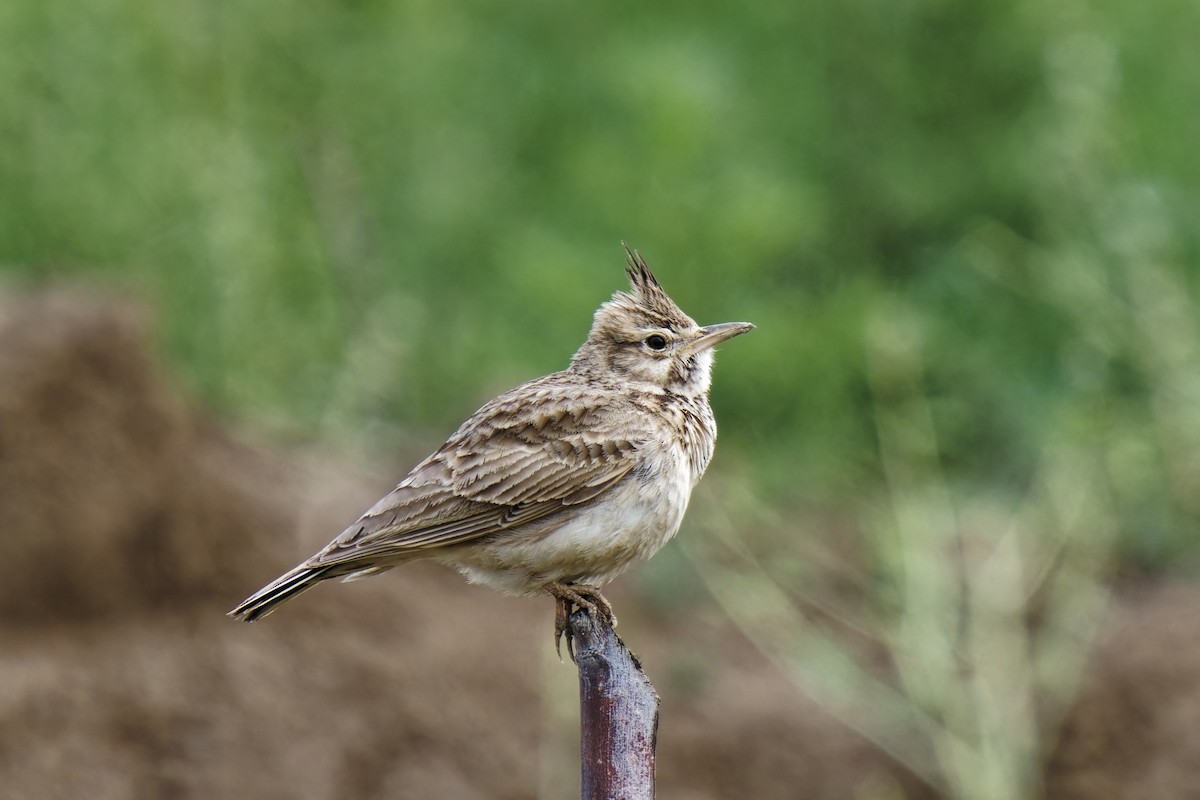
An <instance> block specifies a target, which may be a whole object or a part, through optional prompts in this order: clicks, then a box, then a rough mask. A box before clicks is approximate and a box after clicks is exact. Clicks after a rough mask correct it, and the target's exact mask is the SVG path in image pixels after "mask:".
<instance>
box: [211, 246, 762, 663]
mask: <svg viewBox="0 0 1200 800" xmlns="http://www.w3.org/2000/svg"><path fill="white" fill-rule="evenodd" d="M622 246H623V247H624V249H625V254H626V274H627V275H628V278H629V282H630V286H631V291H629V292H624V291H618V292H616V293H615V294H613V296H612V298H611V299H610V300H608V301H606V302H604V303H603V304H602V305H601V306H600V307H599V309H598V310H597V311H596V312H595V315H594V317H593V320H592V326H591V330H590V332H589V333H588V336H587V339H586V340H585V341H584V343H583V344H582V345H581V346H580V347H579V349H578V350H577V351H576V353H575V354H574V356H573V357H572V358H571V361H570V364H569V365H568V367H567V368H566V369H564V370H562V371H560V372H554V373H551V374H549V375H546V376H544V377H541V378H537V379H535V380H531V381H529V382H527V383H524V384H522V385H521V386H518V387H517V388H515V389H512V390H511V391H508V392H505V393H503V394H501V395H499V396H498V397H496V398H494V399H493V400H491V401H489V402H487V403H485V404H484V405H483V406H482V407H481V408H480V409H479V410H478V411H476V412H475V413H474V414H473V415H471V417H470V418H469V419H467V421H466V422H464V423H463V424H462V425H461V426H460V427H459V428H458V430H456V431H455V432H454V433H453V434H452V435H451V436H450V438H449V439H448V440H447V441H446V443H445V444H443V445H442V446H441V447H440V448H438V449H437V450H436V451H435V452H434V453H432V454H431V455H430V456H428V457H427V458H426V459H425V460H424V461H422V462H420V463H419V464H417V465H416V466H415V467H413V469H412V471H411V472H409V473H408V475H406V476H405V477H404V479H403V480H401V481H400V483H399V484H398V485H397V486H396V488H395V489H393V490H392V491H391V492H389V493H388V494H387V495H385V496H384V497H383V498H382V499H380V500H379V502H377V503H375V505H373V506H371V507H370V508H369V509H367V511H366V512H365V513H364V514H363V515H362V516H361V517H359V518H358V519H357V520H356V521H355V522H354V523H353V524H352V525H350V526H349V527H347V528H346V529H345V530H344V531H342V532H341V533H340V534H339V535H338V536H337V537H335V538H334V539H333V540H332V541H331V542H330V543H329V544H328V545H326V546H325V547H324V548H322V549H321V550H320V551H319V552H317V553H316V554H315V555H313V556H312V557H310V558H308V559H306V560H305V561H304V562H302V563H301V564H299V565H298V566H296V567H295V568H294V569H292V570H290V571H289V572H286V573H284V574H283V575H281V576H280V577H279V578H277V579H275V580H274V581H272V582H271V583H269V584H267V585H266V586H264V587H263V588H262V589H260V590H258V591H257V592H255V593H254V594H252V595H251V596H250V597H248V598H246V599H245V600H244V601H242V602H241V603H240V604H239V605H238V606H237V607H236V608H234V609H233V610H232V611H230V612H229V616H231V617H233V618H234V619H238V620H244V621H254V620H257V619H260V618H262V617H264V616H266V615H267V614H269V613H271V612H272V611H273V610H275V608H276V607H277V606H278V605H279V604H280V603H283V602H284V601H285V600H289V599H291V598H293V597H295V596H296V595H298V594H300V593H301V592H304V591H307V590H308V589H310V588H311V587H313V586H314V585H316V584H317V583H319V582H322V581H325V580H329V579H331V578H341V579H343V580H354V579H357V578H361V577H365V576H369V575H374V574H377V573H380V572H384V571H386V570H389V569H391V568H393V567H396V566H399V565H401V564H406V563H408V562H410V561H416V560H418V559H431V560H433V561H436V562H440V563H442V564H444V565H447V566H449V567H452V568H455V569H457V570H459V571H460V572H462V573H463V574H464V575H465V576H466V578H467V580H468V582H470V583H477V584H483V585H486V586H489V587H491V588H493V589H498V590H500V591H501V592H504V593H507V594H512V595H522V596H536V595H541V594H548V595H550V596H551V597H553V598H554V600H555V621H554V644H555V649H556V651H557V652H558V653H559V655H560V657H561V654H562V650H561V641H562V638H563V636H564V634H565V635H566V638H567V648H568V652H569V653H570V654H571V656H572V658H573V657H574V648H573V646H572V637H571V633H570V630H569V627H568V620H569V618H570V616H571V614H572V613H574V612H575V610H576V609H584V610H585V611H587V612H588V613H589V614H591V615H600V616H603V618H604V619H605V620H606V621H607V622H608V623H609V624H610V625H615V624H616V616H615V615H614V613H613V610H612V605H611V604H610V603H609V602H608V600H607V599H606V598H605V597H604V596H603V595H602V594H601V592H600V588H601V587H602V586H603V585H605V584H606V583H608V582H609V581H610V580H611V579H612V578H614V577H615V576H616V575H617V574H619V573H620V572H622V571H623V570H624V569H625V568H626V567H628V566H630V565H631V564H633V563H634V562H637V561H641V560H643V559H647V558H649V557H650V556H652V555H653V554H654V553H656V552H657V551H658V550H659V549H660V548H662V547H663V545H665V544H666V543H667V541H669V540H670V539H671V538H672V537H673V536H674V535H675V534H676V532H677V531H678V530H679V527H680V524H681V522H682V521H683V517H684V512H685V511H686V510H687V506H688V501H689V499H690V497H691V493H692V489H693V488H694V487H695V486H696V484H697V482H698V481H699V480H700V478H701V476H702V475H703V474H704V472H705V470H706V469H707V467H708V464H709V461H710V460H711V459H712V456H713V449H714V446H715V444H716V436H717V427H716V421H715V419H714V417H713V412H712V407H711V406H710V405H709V400H708V394H709V388H710V386H711V382H712V365H713V348H714V347H715V346H716V345H718V344H720V343H722V342H725V341H727V340H729V339H732V338H733V337H735V336H739V335H741V334H743V333H746V332H747V331H749V330H752V329H753V328H754V325H753V324H751V323H748V322H727V323H721V324H717V325H705V326H701V325H698V324H697V323H696V322H695V320H693V319H692V318H691V317H689V316H688V315H687V314H686V313H684V312H683V310H682V309H681V308H680V307H679V306H678V305H677V304H676V303H675V301H673V300H672V299H671V298H670V297H669V296H668V295H667V293H666V292H665V291H664V290H663V288H662V286H661V285H660V284H659V282H658V280H657V279H656V278H655V277H654V273H653V272H651V271H650V268H649V267H648V266H647V265H646V262H645V260H644V259H643V258H642V256H641V254H640V253H638V252H637V251H636V250H632V249H630V248H629V246H628V245H626V244H625V243H624V242H622Z"/></svg>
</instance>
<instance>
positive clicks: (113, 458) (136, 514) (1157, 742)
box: [0, 291, 1200, 800]
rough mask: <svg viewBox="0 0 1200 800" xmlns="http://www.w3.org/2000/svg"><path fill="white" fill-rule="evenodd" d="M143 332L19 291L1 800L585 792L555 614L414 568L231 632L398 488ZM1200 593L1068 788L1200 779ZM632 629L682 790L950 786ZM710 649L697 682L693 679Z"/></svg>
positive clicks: (1, 466)
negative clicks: (246, 422) (553, 697)
mask: <svg viewBox="0 0 1200 800" xmlns="http://www.w3.org/2000/svg"><path fill="white" fill-rule="evenodd" d="M141 327H142V326H141V325H140V323H139V322H138V318H137V315H136V314H135V313H133V311H132V310H131V309H130V308H128V307H127V306H124V305H121V304H119V303H118V304H113V303H99V302H97V301H95V299H94V298H87V297H84V296H82V295H78V294H73V293H70V292H61V291H50V292H44V293H41V294H36V295H32V296H29V295H26V296H21V297H19V298H14V297H11V296H10V297H8V298H7V299H5V298H3V297H0V525H2V528H0V787H3V788H2V789H0V795H3V796H4V797H14V798H31V799H33V798H36V799H37V800H55V799H56V798H77V797H92V798H131V797H171V798H272V797H279V798H284V797H288V798H294V797H305V798H347V797H354V798H373V797H388V798H430V797H446V798H466V799H467V800H470V798H481V799H482V798H527V797H535V796H539V797H554V798H569V797H572V796H575V795H577V793H578V789H577V783H576V782H575V776H576V775H577V774H578V773H577V766H576V765H574V764H572V765H569V768H567V769H560V768H558V766H557V765H551V766H548V765H546V764H544V763H540V759H541V758H542V757H543V755H544V754H546V753H547V752H549V751H553V752H554V753H563V752H565V753H570V752H572V751H573V750H574V748H575V746H576V745H575V742H574V741H571V742H569V743H567V747H566V748H556V747H547V744H546V742H547V739H548V738H551V737H560V738H570V739H573V737H574V735H575V733H574V731H573V730H571V728H570V726H569V725H567V726H565V727H564V726H561V725H560V726H558V727H555V722H554V718H555V716H556V714H557V712H556V711H551V712H549V713H548V712H547V710H546V708H545V704H546V703H547V699H546V698H547V696H548V692H547V689H546V683H547V673H546V672H544V668H545V666H546V662H547V660H548V659H547V650H548V648H549V647H550V635H549V633H550V604H549V602H548V601H547V602H540V603H539V602H537V601H529V600H511V599H499V598H497V597H496V596H495V595H494V594H491V593H489V592H487V591H485V590H481V589H477V588H473V587H468V586H466V585H465V584H464V583H463V582H462V580H461V579H460V578H459V577H458V576H457V575H454V574H453V573H451V572H449V571H447V570H443V569H440V568H437V567H432V566H428V565H420V564H418V565H413V566H410V567H406V568H405V569H404V570H403V574H402V575H401V574H395V575H390V576H386V577H383V578H379V579H375V580H370V581H362V582H357V583H354V584H351V585H345V586H324V587H319V588H318V589H316V590H314V591H313V592H312V593H310V594H308V595H305V596H304V597H303V598H300V599H298V600H296V601H295V602H293V603H290V604H289V605H288V606H287V607H285V608H284V609H283V610H282V611H281V612H280V613H278V614H276V615H274V616H272V617H271V618H270V619H269V620H267V621H264V622H261V623H257V624H255V625H244V624H238V623H234V622H232V621H230V620H228V619H226V618H225V617H224V612H225V611H226V610H228V608H229V607H230V606H232V605H233V604H234V603H235V602H236V601H237V600H239V599H241V597H242V596H244V595H245V594H247V593H248V592H249V591H251V590H253V589H255V588H257V587H258V586H259V585H260V584H262V583H264V582H265V581H266V580H268V579H270V578H271V577H274V575H275V574H277V573H279V572H281V571H282V570H284V569H286V568H287V567H288V566H290V565H291V564H292V563H294V562H295V561H296V560H299V559H300V558H301V557H303V556H305V555H307V554H308V553H310V552H312V551H313V550H314V549H315V548H316V547H318V546H320V545H321V544H324V542H325V541H326V540H327V539H328V538H329V537H330V535H331V534H332V533H334V532H336V531H337V530H340V529H341V527H342V526H343V524H344V523H345V522H346V521H347V520H348V519H351V518H353V515H354V514H355V513H357V512H358V511H360V510H361V509H362V508H363V507H365V506H366V505H367V504H369V503H370V502H371V501H372V500H374V499H375V497H376V496H378V494H379V493H381V492H382V491H384V490H385V489H386V488H388V487H387V482H388V481H387V477H386V475H382V473H381V476H382V477H381V476H376V477H375V478H372V479H366V478H362V477H359V476H356V475H355V474H354V473H353V472H351V471H349V470H346V469H337V468H331V467H328V466H326V467H323V468H320V469H309V468H305V467H303V466H302V461H301V459H298V458H293V457H287V458H281V457H278V456H270V455H267V454H265V453H263V452H260V451H256V450H254V449H252V448H249V447H247V446H245V445H241V444H238V443H236V442H234V441H232V440H230V439H229V438H228V437H226V436H224V435H223V434H222V433H220V432H219V431H218V430H217V429H215V427H214V426H212V425H210V424H208V423H206V422H204V421H203V420H202V419H201V418H199V417H197V416H196V415H195V414H194V413H193V412H192V411H190V410H189V409H188V407H187V405H186V404H185V403H184V402H182V401H181V399H180V398H179V397H178V396H177V395H176V393H175V392H173V391H171V390H170V389H169V388H167V386H166V384H165V383H164V382H163V381H162V379H161V378H160V377H159V374H158V370H157V369H156V368H155V366H154V364H153V363H152V361H151V359H149V358H148V357H147V356H146V354H145V351H144V349H143V347H142V344H141V339H142V331H141ZM1189 597H1190V598H1191V599H1190V600H1189V599H1188V598H1189ZM1195 597H1196V595H1195V594H1194V593H1193V594H1191V595H1185V596H1184V597H1183V599H1180V598H1179V597H1173V598H1172V599H1171V600H1170V601H1169V602H1168V603H1165V604H1157V605H1156V604H1150V606H1148V607H1142V606H1134V607H1132V608H1131V609H1130V611H1129V614H1130V615H1137V614H1140V613H1151V614H1152V615H1157V616H1154V619H1158V620H1159V623H1156V625H1155V626H1153V627H1155V629H1156V630H1158V631H1159V633H1157V634H1155V636H1156V637H1157V638H1155V639H1154V643H1150V644H1146V645H1145V646H1144V647H1145V648H1146V649H1143V650H1139V649H1138V648H1137V647H1131V646H1129V645H1128V643H1127V642H1124V641H1123V640H1122V639H1121V637H1123V636H1124V637H1132V638H1133V639H1134V640H1136V639H1137V637H1138V636H1139V635H1140V634H1139V630H1140V629H1141V627H1140V626H1139V625H1138V624H1136V623H1134V622H1129V623H1127V624H1126V625H1125V627H1122V628H1120V629H1119V630H1118V631H1117V633H1116V634H1114V636H1115V638H1114V640H1113V642H1114V643H1113V644H1110V645H1107V646H1106V647H1107V649H1104V650H1102V661H1103V664H1104V665H1107V666H1105V667H1104V668H1103V669H1100V670H1099V671H1098V672H1097V674H1096V677H1095V682H1094V684H1093V685H1092V687H1091V688H1089V689H1088V691H1087V693H1085V698H1086V699H1085V701H1084V702H1081V708H1080V709H1079V710H1078V711H1077V712H1076V714H1075V715H1074V717H1073V718H1072V719H1073V721H1072V722H1071V723H1070V724H1069V726H1068V729H1067V735H1066V736H1065V738H1064V742H1063V746H1062V748H1061V751H1060V754H1059V755H1058V757H1056V759H1055V760H1054V766H1053V768H1052V771H1051V784H1050V785H1051V787H1052V788H1053V789H1054V791H1053V792H1052V796H1056V797H1085V796H1087V797H1108V796H1113V797H1116V796H1126V797H1136V796H1154V797H1157V798H1171V797H1186V796H1189V795H1188V793H1187V789H1179V787H1188V788H1191V787H1195V786H1197V785H1200V776H1197V775H1196V774H1195V772H1194V769H1195V765H1197V764H1200V753H1197V751H1196V745H1195V739H1194V737H1193V739H1192V740H1191V744H1190V745H1189V747H1190V749H1187V748H1184V749H1181V748H1180V747H1177V746H1175V745H1176V744H1177V743H1178V742H1180V741H1186V740H1187V733H1188V731H1189V730H1194V729H1195V726H1194V723H1193V722H1192V721H1193V720H1194V719H1196V718H1197V712H1198V711H1200V709H1198V708H1197V702H1198V700H1197V698H1200V686H1198V685H1197V680H1196V676H1197V675H1200V637H1198V636H1197V632H1196V626H1194V625H1193V624H1192V620H1194V619H1195V618H1196V617H1195V611H1196V605H1195V603H1196V600H1195ZM614 600H616V602H617V606H618V608H619V609H620V608H626V609H628V608H629V607H630V606H629V605H623V604H622V603H621V596H620V593H619V592H618V593H616V594H615V595H614ZM1189 603H1190V604H1191V605H1190V606H1189V605H1188V604H1189ZM630 605H633V606H635V607H636V605H637V604H630ZM1146 608H1151V609H1152V610H1151V611H1146ZM1179 608H1187V609H1188V611H1187V613H1186V614H1185V615H1180V614H1174V615H1173V611H1172V610H1173V609H1176V610H1177V609H1179ZM622 618H623V620H624V625H623V627H622V632H623V633H624V634H625V635H626V636H627V638H628V639H629V641H630V642H631V644H632V645H633V646H634V648H635V649H637V650H639V651H640V652H641V653H642V655H643V656H645V660H646V663H647V664H648V665H649V671H650V672H651V674H652V676H653V677H654V678H655V680H656V683H657V684H658V686H659V691H660V693H661V694H662V696H663V707H662V723H661V726H660V735H659V758H658V767H659V797H660V798H663V800H702V799H703V798H717V797H753V798H761V799H763V800H770V798H781V799H782V798H793V797H806V798H842V797H855V796H863V797H866V796H896V792H897V790H898V791H901V792H903V793H905V794H906V795H907V796H909V797H916V796H927V792H925V791H924V790H923V789H922V788H921V787H920V786H919V785H918V784H916V783H915V782H914V781H913V780H912V779H911V778H907V777H905V776H904V774H903V773H902V771H900V770H899V769H897V768H896V767H895V765H893V764H891V763H890V762H889V761H888V760H887V759H886V758H884V757H883V756H881V755H880V754H878V753H877V752H876V751H875V750H874V749H872V747H871V746H869V745H868V744H867V743H866V742H864V741H863V740H862V739H860V738H859V737H857V736H856V735H855V734H853V733H852V732H850V731H849V730H848V729H846V728H845V727H844V726H843V725H842V724H840V723H839V722H838V721H837V720H835V719H833V718H831V717H829V716H828V715H826V714H825V713H824V712H822V711H820V710H819V709H818V708H817V707H816V705H815V704H814V703H813V702H811V701H810V700H807V699H805V698H804V697H802V696H801V695H799V694H798V693H796V692H795V690H794V688H793V687H791V686H790V685H789V684H788V683H787V681H786V680H785V679H784V678H782V677H781V676H779V674H778V673H777V672H776V671H775V670H773V669H772V667H771V666H770V665H769V664H768V663H767V662H766V660H765V659H763V658H762V657H759V656H757V655H756V654H754V653H753V652H752V650H751V648H750V647H749V645H745V644H743V643H741V640H740V639H739V637H738V635H737V634H736V632H733V631H731V630H730V629H729V628H728V627H727V626H725V625H723V624H722V623H720V622H712V621H705V620H704V619H702V618H700V615H697V617H695V618H689V619H686V620H678V619H677V620H675V621H674V623H673V624H672V625H671V626H668V625H666V624H665V623H664V622H663V621H661V620H654V619H638V618H637V613H636V611H630V612H627V613H623V614H622ZM1130 619H1137V617H1136V616H1131V617H1130ZM668 631H669V632H668ZM656 633H657V634H658V635H657V636H656ZM681 641H687V642H688V644H687V645H686V646H683V645H680V644H679V642H681ZM698 652H699V653H705V654H707V656H706V657H705V659H704V669H703V671H702V672H703V677H702V678H701V679H695V678H694V677H688V674H689V673H688V667H687V664H686V663H684V662H686V656H687V654H688V653H691V654H692V655H693V656H694V654H696V653H698ZM1139 652H1140V653H1142V655H1141V656H1138V655H1137V653H1139ZM672 659H675V660H676V661H678V662H679V663H676V662H675V661H673V660H672ZM552 670H553V671H552V672H551V673H549V675H550V677H551V678H552V679H553V681H557V680H559V679H561V678H562V677H563V676H564V675H566V676H568V679H570V677H571V676H572V675H573V670H572V669H571V667H570V666H569V665H566V666H561V667H560V666H558V665H554V666H553V667H552ZM1144 676H1149V677H1150V680H1152V681H1153V684H1154V687H1155V688H1148V687H1147V686H1146V685H1145V684H1144V680H1143V679H1144ZM549 694H553V692H549ZM1180 698H1182V699H1180ZM1131 721H1132V722H1133V723H1134V724H1135V725H1136V726H1137V727H1136V728H1135V730H1136V734H1135V733H1134V732H1132V731H1130V730H1127V729H1126V728H1127V726H1128V725H1129V724H1130V722H1131ZM1131 737H1132V738H1131ZM1116 749H1119V750H1121V751H1122V752H1125V753H1129V754H1131V755H1129V757H1128V758H1125V759H1116V758H1111V757H1110V756H1111V755H1112V752H1113V751H1114V750H1116ZM1184 750H1186V753H1184ZM1181 753H1184V755H1185V756H1186V757H1187V758H1190V759H1191V760H1190V761H1189V762H1187V763H1188V764H1191V765H1192V766H1191V767H1190V768H1185V767H1180V766H1179V765H1178V763H1177V760H1178V759H1179V758H1180V757H1181V756H1180V754H1181ZM554 757H555V758H557V757H558V756H554ZM1163 759H1166V760H1165V761H1164V760H1163ZM1172 759H1175V760H1172ZM1147 764H1150V765H1155V764H1157V765H1158V766H1157V767H1155V769H1156V770H1157V771H1156V772H1155V773H1154V775H1155V776H1162V775H1169V779H1168V778H1161V779H1159V778H1154V780H1152V781H1151V782H1150V783H1148V784H1146V785H1152V786H1153V787H1154V791H1153V792H1151V793H1149V794H1146V793H1139V792H1138V791H1135V790H1134V789H1133V788H1131V787H1134V786H1135V782H1133V779H1132V778H1129V777H1128V776H1129V775H1136V774H1140V773H1138V772H1137V770H1138V769H1141V770H1142V771H1143V772H1144V771H1145V770H1146V769H1147V767H1146V766H1145V765H1147ZM1164 764H1175V766H1174V767H1168V766H1164ZM1188 769H1191V770H1193V771H1191V772H1189V771H1188ZM1114 770H1115V771H1122V770H1123V772H1121V775H1124V776H1126V777H1125V778H1120V777H1119V776H1115V775H1114ZM548 776H553V777H554V778H555V779H554V780H550V779H548ZM559 776H567V777H563V778H562V779H561V780H558V777H559ZM1120 780H1126V781H1127V782H1126V783H1120ZM1147 780H1149V779H1147ZM1185 780H1187V781H1190V783H1184V782H1183V781H1185ZM1103 781H1110V782H1112V785H1114V786H1122V787H1126V788H1127V789H1128V791H1122V792H1116V793H1109V794H1105V793H1103V792H1101V791H1099V790H1097V789H1095V787H1096V786H1097V785H1099V783H1098V782H1103ZM1088 792H1091V793H1090V794H1089V793H1088Z"/></svg>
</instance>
